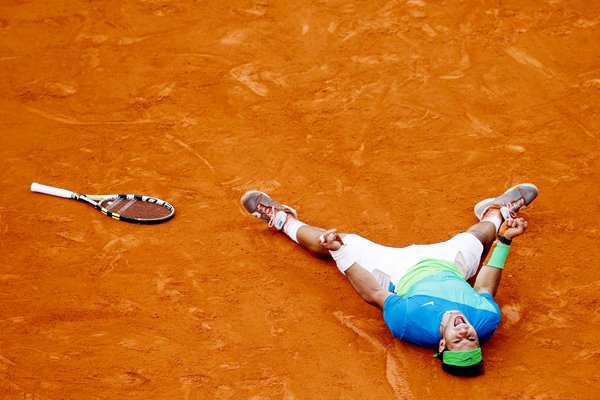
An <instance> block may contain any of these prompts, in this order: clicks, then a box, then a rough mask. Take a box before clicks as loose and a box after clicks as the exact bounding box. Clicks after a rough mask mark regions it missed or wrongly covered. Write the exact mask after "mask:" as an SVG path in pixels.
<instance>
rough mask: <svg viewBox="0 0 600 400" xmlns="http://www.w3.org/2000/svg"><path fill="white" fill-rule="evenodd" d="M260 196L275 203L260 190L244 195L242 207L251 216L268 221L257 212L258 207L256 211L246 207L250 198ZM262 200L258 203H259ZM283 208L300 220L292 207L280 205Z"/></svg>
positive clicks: (241, 200)
mask: <svg viewBox="0 0 600 400" xmlns="http://www.w3.org/2000/svg"><path fill="white" fill-rule="evenodd" d="M258 196H262V197H261V200H262V199H268V200H269V203H273V199H271V197H270V196H269V195H268V194H266V193H265V192H261V191H260V190H249V191H247V192H246V193H244V195H243V196H242V197H241V199H240V202H241V203H242V206H243V207H244V209H246V211H248V213H250V215H252V216H254V217H256V218H258V219H262V220H265V221H268V219H265V218H263V217H262V213H261V212H260V211H257V210H256V205H255V211H250V210H249V209H248V207H246V203H245V202H244V201H247V200H248V199H249V198H251V197H258ZM259 202H260V200H259V201H258V202H257V203H259ZM279 205H280V206H281V207H283V208H286V209H288V210H289V211H290V212H291V213H292V215H294V217H295V218H298V214H297V213H296V210H294V209H293V208H292V207H290V206H288V205H285V204H279ZM283 211H285V210H283Z"/></svg>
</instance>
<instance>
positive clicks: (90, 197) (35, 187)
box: [31, 182, 175, 225]
mask: <svg viewBox="0 0 600 400" xmlns="http://www.w3.org/2000/svg"><path fill="white" fill-rule="evenodd" d="M31 191H32V192H38V193H44V194H49V195H51V196H57V197H63V198H70V199H73V200H78V201H81V202H84V203H87V204H89V205H91V206H92V207H94V208H95V209H97V210H99V211H100V212H101V213H102V214H104V215H106V216H108V217H110V218H113V219H116V220H117V221H124V222H131V223H134V224H144V225H152V224H160V223H162V222H166V221H168V220H170V219H171V218H173V217H174V216H175V207H173V205H171V204H170V203H168V202H166V201H164V200H161V199H159V198H156V197H151V196H143V195H139V194H104V195H99V194H81V193H76V192H72V191H70V190H67V189H61V188H57V187H53V186H47V185H42V184H39V183H37V182H33V183H32V184H31ZM117 199H126V200H137V201H144V202H148V203H153V204H156V205H159V206H162V207H165V208H166V209H168V210H169V211H170V213H169V215H167V216H165V217H161V218H154V219H148V218H132V217H127V216H124V215H121V214H118V213H114V212H111V211H109V210H108V209H107V208H105V207H103V206H102V205H101V204H102V203H103V202H105V201H107V200H109V201H110V200H117Z"/></svg>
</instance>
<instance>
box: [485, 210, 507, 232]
mask: <svg viewBox="0 0 600 400" xmlns="http://www.w3.org/2000/svg"><path fill="white" fill-rule="evenodd" d="M481 221H488V222H491V223H492V224H494V226H495V227H496V233H498V231H499V230H500V226H501V225H502V223H503V222H504V218H502V213H500V210H498V209H491V210H488V212H486V213H485V215H484V216H483V218H482V219H481Z"/></svg>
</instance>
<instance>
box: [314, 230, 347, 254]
mask: <svg viewBox="0 0 600 400" xmlns="http://www.w3.org/2000/svg"><path fill="white" fill-rule="evenodd" d="M319 244H321V246H323V247H325V248H326V249H327V250H330V251H336V250H339V249H340V248H341V247H342V245H343V244H344V242H343V241H342V238H341V237H340V235H339V234H338V233H337V229H330V230H328V231H325V232H323V234H322V235H321V236H319Z"/></svg>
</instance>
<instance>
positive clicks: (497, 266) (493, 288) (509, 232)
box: [473, 218, 527, 296]
mask: <svg viewBox="0 0 600 400" xmlns="http://www.w3.org/2000/svg"><path fill="white" fill-rule="evenodd" d="M526 229H527V221H525V220H524V219H523V218H516V219H509V220H507V221H506V222H505V224H504V225H502V228H501V229H500V232H499V233H500V235H502V236H503V237H505V238H506V239H509V240H512V239H513V238H515V237H517V236H519V235H521V234H523V232H525V230H526ZM508 250H509V246H507V245H506V244H497V245H496V246H495V247H494V250H493V251H492V255H491V256H490V257H489V259H488V261H487V264H484V265H483V267H482V268H481V271H479V274H478V275H477V279H476V280H475V285H473V287H474V288H475V290H477V292H478V293H490V294H491V295H492V296H495V295H496V292H497V291H498V286H500V280H501V278H502V268H503V267H504V261H505V259H506V255H507V253H508Z"/></svg>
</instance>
